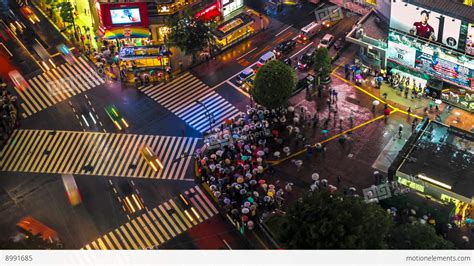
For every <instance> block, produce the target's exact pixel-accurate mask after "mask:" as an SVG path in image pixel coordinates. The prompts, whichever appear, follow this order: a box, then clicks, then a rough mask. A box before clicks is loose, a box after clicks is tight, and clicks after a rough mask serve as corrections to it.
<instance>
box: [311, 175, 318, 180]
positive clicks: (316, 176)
mask: <svg viewBox="0 0 474 266" xmlns="http://www.w3.org/2000/svg"><path fill="white" fill-rule="evenodd" d="M311 179H313V181H317V180H318V179H319V174H318V173H313V174H312V175H311Z"/></svg>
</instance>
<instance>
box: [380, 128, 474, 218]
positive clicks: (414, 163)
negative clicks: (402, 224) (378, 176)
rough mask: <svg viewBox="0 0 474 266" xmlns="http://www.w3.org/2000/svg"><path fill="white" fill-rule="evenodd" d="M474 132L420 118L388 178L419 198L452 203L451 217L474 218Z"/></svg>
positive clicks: (446, 203)
mask: <svg viewBox="0 0 474 266" xmlns="http://www.w3.org/2000/svg"><path fill="white" fill-rule="evenodd" d="M473 160H474V134H472V133H470V132H467V131H463V130H461V129H459V128H455V127H450V126H448V125H445V124H442V123H439V122H436V121H429V120H427V119H425V120H423V122H422V123H420V125H419V126H418V127H417V130H416V133H415V134H413V135H412V137H411V138H410V139H409V140H408V141H407V142H406V144H405V146H404V147H403V148H402V149H401V151H400V152H399V154H398V156H397V157H396V159H395V160H394V161H393V163H392V165H391V167H390V169H389V178H392V179H393V180H396V181H398V183H399V184H401V185H403V186H406V187H409V188H410V189H411V190H412V191H414V192H416V193H417V194H419V195H420V196H422V197H426V198H429V199H431V200H433V201H435V202H438V203H440V204H445V205H449V204H453V207H454V208H453V210H454V211H453V217H454V215H456V217H457V218H458V219H459V222H460V223H461V224H462V222H463V221H464V220H465V219H466V218H469V217H470V218H471V219H472V218H474V168H473V167H472V165H473Z"/></svg>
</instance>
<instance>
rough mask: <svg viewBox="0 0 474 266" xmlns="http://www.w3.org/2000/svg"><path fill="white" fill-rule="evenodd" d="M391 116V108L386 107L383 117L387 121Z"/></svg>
mask: <svg viewBox="0 0 474 266" xmlns="http://www.w3.org/2000/svg"><path fill="white" fill-rule="evenodd" d="M389 116H390V109H389V108H385V109H384V110H383V119H384V121H385V122H387V120H388V117H389Z"/></svg>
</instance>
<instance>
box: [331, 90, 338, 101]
mask: <svg viewBox="0 0 474 266" xmlns="http://www.w3.org/2000/svg"><path fill="white" fill-rule="evenodd" d="M337 94H338V93H337V91H336V90H333V91H332V95H333V96H334V103H336V102H337Z"/></svg>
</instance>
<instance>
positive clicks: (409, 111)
mask: <svg viewBox="0 0 474 266" xmlns="http://www.w3.org/2000/svg"><path fill="white" fill-rule="evenodd" d="M407 115H408V119H410V115H411V107H408V110H407Z"/></svg>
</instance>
